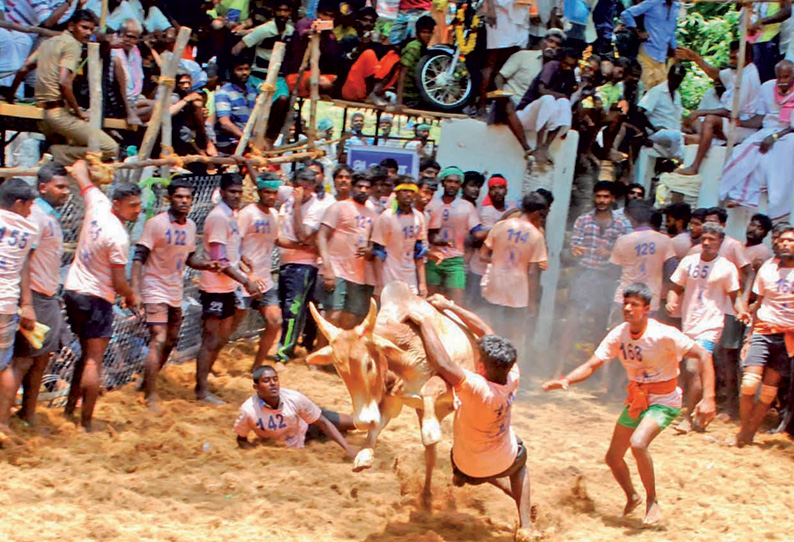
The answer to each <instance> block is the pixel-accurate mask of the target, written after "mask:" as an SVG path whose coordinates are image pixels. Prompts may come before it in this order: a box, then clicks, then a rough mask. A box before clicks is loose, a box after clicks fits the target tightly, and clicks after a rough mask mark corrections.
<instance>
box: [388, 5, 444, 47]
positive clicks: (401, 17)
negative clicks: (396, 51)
mask: <svg viewBox="0 0 794 542" xmlns="http://www.w3.org/2000/svg"><path fill="white" fill-rule="evenodd" d="M431 7H432V2H431V1H430V0H400V3H399V5H398V7H397V19H396V20H395V21H394V22H393V23H392V25H391V32H390V33H389V41H390V42H391V43H392V44H393V45H400V44H402V43H405V42H406V41H407V40H410V39H412V38H414V37H417V38H418V37H419V28H418V27H417V26H416V23H417V22H419V19H421V18H422V17H430V8H431ZM430 18H431V19H432V17H430ZM435 26H436V25H435V21H434V24H433V27H432V28H431V29H430V34H431V36H430V37H431V38H432V34H433V29H434V28H435ZM414 28H415V29H416V34H414V32H413V29H414ZM429 41H430V39H428V42H429ZM425 45H426V44H425Z"/></svg>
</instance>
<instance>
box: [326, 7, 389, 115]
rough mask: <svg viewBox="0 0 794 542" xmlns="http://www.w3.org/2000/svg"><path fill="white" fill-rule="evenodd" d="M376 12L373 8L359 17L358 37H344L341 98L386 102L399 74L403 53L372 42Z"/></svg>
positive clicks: (362, 11) (378, 103) (379, 103)
mask: <svg viewBox="0 0 794 542" xmlns="http://www.w3.org/2000/svg"><path fill="white" fill-rule="evenodd" d="M377 18H378V14H377V12H376V11H375V10H374V9H373V8H371V7H365V8H363V9H361V10H360V11H359V12H358V14H357V16H356V31H357V34H356V36H355V37H346V38H345V39H344V40H342V43H341V47H342V53H343V57H342V62H341V64H342V66H343V68H342V72H341V73H340V74H339V76H340V78H341V79H342V80H343V81H344V83H343V85H342V89H341V92H342V98H343V99H344V100H350V101H354V102H363V101H365V100H367V101H369V102H372V103H374V104H377V105H386V103H387V102H386V100H385V99H384V94H385V92H386V91H387V90H389V89H391V88H393V87H394V85H395V84H396V83H397V77H398V75H399V70H400V68H399V64H400V55H398V54H397V52H396V51H395V50H394V48H393V47H386V46H384V45H382V44H380V43H376V42H373V41H372V32H373V30H374V28H375V21H376V20H377Z"/></svg>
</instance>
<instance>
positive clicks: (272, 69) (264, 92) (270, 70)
mask: <svg viewBox="0 0 794 542" xmlns="http://www.w3.org/2000/svg"><path fill="white" fill-rule="evenodd" d="M283 59H284V43H282V42H280V41H279V42H277V43H276V44H275V45H274V46H273V51H272V53H271V55H270V62H269V63H268V65H267V78H266V79H265V82H264V84H263V85H262V86H261V88H260V89H259V94H257V96H256V104H255V105H254V110H253V111H251V116H250V117H248V122H246V123H245V128H244V129H243V137H241V138H240V141H239V142H238V143H237V149H236V150H235V151H234V154H237V155H240V156H242V154H243V152H245V148H246V147H247V146H248V140H249V139H250V138H251V134H252V133H253V132H254V127H256V128H257V130H261V129H262V127H261V123H260V122H259V121H260V119H261V118H262V117H263V116H264V115H265V109H267V117H269V116H270V108H271V106H272V103H273V93H274V90H272V89H274V88H275V85H276V78H277V77H278V71H279V69H281V61H282V60H283ZM267 117H265V118H264V121H265V125H267ZM257 135H258V134H257ZM262 140H263V141H264V137H263V138H262ZM258 148H260V149H261V148H262V147H261V146H260V147H258Z"/></svg>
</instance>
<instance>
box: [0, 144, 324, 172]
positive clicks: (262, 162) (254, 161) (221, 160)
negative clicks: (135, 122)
mask: <svg viewBox="0 0 794 542" xmlns="http://www.w3.org/2000/svg"><path fill="white" fill-rule="evenodd" d="M323 156H325V151H323V150H321V149H315V150H312V151H306V152H296V153H293V154H290V155H289V156H275V157H273V158H268V157H264V156H248V157H246V158H245V159H246V160H247V161H248V162H249V163H250V164H251V165H252V166H254V167H263V166H267V165H272V164H289V163H291V162H301V161H303V160H313V159H315V158H322V157H323ZM241 160H242V157H241V156H204V155H201V154H189V155H186V156H177V155H176V154H172V155H170V156H168V157H167V158H151V159H148V160H142V161H140V162H126V163H125V162H111V163H108V164H104V166H105V167H109V168H110V169H112V170H114V171H117V170H120V169H131V170H137V171H141V170H143V169H144V168H147V167H162V166H164V165H169V166H178V165H182V164H192V163H201V164H218V165H235V166H238V165H240V162H241ZM38 171H39V166H36V167H28V168H26V167H13V168H0V178H6V177H35V176H36V174H37V173H38Z"/></svg>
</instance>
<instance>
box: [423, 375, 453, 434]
mask: <svg viewBox="0 0 794 542" xmlns="http://www.w3.org/2000/svg"><path fill="white" fill-rule="evenodd" d="M447 391H449V384H447V383H446V381H445V380H444V379H443V378H441V377H440V376H434V377H431V378H430V380H428V381H427V382H425V385H424V386H422V389H421V390H420V392H419V395H421V397H422V410H421V412H420V411H417V413H418V414H419V421H420V424H421V427H422V444H424V445H425V446H432V445H434V444H437V443H439V442H441V424H440V423H439V421H438V413H437V412H436V401H438V398H439V397H441V396H443V395H444V394H445V393H447Z"/></svg>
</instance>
